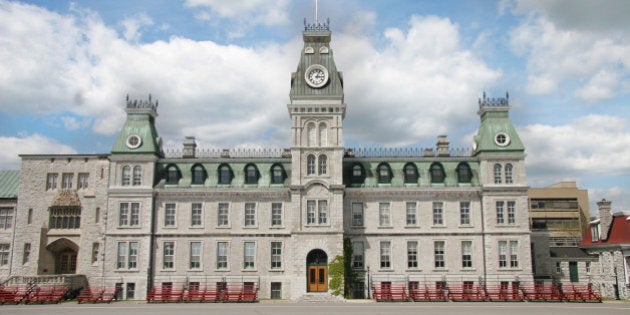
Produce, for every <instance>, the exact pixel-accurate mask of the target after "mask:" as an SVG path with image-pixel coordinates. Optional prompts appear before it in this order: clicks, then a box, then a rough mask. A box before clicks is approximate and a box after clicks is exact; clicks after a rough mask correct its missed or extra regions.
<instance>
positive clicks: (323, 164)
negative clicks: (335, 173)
mask: <svg viewBox="0 0 630 315" xmlns="http://www.w3.org/2000/svg"><path fill="white" fill-rule="evenodd" d="M327 169H328V157H327V156H325V155H320V156H319V175H326V172H327Z"/></svg>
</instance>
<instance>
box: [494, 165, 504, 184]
mask: <svg viewBox="0 0 630 315" xmlns="http://www.w3.org/2000/svg"><path fill="white" fill-rule="evenodd" d="M501 169H502V167H501V164H498V163H497V164H494V183H495V184H501Z"/></svg>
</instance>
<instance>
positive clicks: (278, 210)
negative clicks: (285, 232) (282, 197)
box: [271, 203, 282, 226]
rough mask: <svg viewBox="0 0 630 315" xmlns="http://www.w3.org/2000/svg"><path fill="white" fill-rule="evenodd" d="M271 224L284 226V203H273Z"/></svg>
mask: <svg viewBox="0 0 630 315" xmlns="http://www.w3.org/2000/svg"><path fill="white" fill-rule="evenodd" d="M271 226H282V203H272V204H271Z"/></svg>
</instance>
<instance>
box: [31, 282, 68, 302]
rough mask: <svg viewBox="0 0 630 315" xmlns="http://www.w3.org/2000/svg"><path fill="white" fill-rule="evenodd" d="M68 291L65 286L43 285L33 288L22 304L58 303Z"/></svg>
mask: <svg viewBox="0 0 630 315" xmlns="http://www.w3.org/2000/svg"><path fill="white" fill-rule="evenodd" d="M68 291H70V286H66V285H44V286H37V287H35V288H34V289H33V290H32V291H31V292H30V293H29V294H28V296H26V298H25V299H24V303H59V302H61V300H63V298H65V296H66V294H67V293H68Z"/></svg>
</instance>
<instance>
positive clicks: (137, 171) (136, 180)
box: [133, 165, 142, 186]
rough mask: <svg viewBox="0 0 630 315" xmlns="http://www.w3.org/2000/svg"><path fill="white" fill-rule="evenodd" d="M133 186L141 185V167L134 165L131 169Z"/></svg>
mask: <svg viewBox="0 0 630 315" xmlns="http://www.w3.org/2000/svg"><path fill="white" fill-rule="evenodd" d="M133 185H134V186H140V185H142V167H141V166H140V165H136V166H134V167H133Z"/></svg>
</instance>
